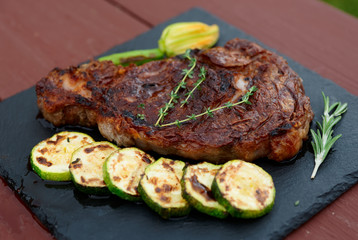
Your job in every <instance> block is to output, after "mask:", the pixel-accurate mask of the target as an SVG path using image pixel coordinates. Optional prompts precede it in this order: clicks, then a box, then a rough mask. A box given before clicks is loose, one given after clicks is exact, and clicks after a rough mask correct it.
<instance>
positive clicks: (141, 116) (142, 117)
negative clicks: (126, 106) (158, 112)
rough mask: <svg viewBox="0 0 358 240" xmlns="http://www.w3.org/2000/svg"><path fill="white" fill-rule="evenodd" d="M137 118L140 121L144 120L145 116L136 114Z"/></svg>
mask: <svg viewBox="0 0 358 240" xmlns="http://www.w3.org/2000/svg"><path fill="white" fill-rule="evenodd" d="M137 118H138V119H140V120H145V115H144V114H140V113H138V114H137Z"/></svg>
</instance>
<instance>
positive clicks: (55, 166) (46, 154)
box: [30, 131, 94, 181]
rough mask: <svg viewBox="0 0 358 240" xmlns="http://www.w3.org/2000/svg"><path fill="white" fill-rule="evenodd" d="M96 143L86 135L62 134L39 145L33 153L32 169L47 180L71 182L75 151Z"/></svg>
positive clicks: (65, 132) (77, 133) (31, 158)
mask: <svg viewBox="0 0 358 240" xmlns="http://www.w3.org/2000/svg"><path fill="white" fill-rule="evenodd" d="M92 142H94V140H93V139H92V138H91V137H90V136H88V135H87V134H84V133H79V132H67V131H64V132H60V133H57V134H55V135H53V136H52V137H50V138H48V139H46V140H43V141H41V142H40V143H38V144H37V145H36V146H35V147H34V148H33V149H32V151H31V157H30V163H31V167H32V169H33V170H34V171H35V172H36V173H37V174H38V175H39V176H40V177H41V178H42V179H45V180H51V181H71V175H70V170H69V168H68V166H69V164H70V161H71V155H72V153H73V151H75V150H76V149H77V148H79V147H81V146H82V145H85V144H89V143H92Z"/></svg>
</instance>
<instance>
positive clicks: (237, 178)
mask: <svg viewBox="0 0 358 240" xmlns="http://www.w3.org/2000/svg"><path fill="white" fill-rule="evenodd" d="M211 189H212V191H213V193H214V196H215V198H216V199H217V200H218V202H219V203H220V204H221V205H223V206H224V207H225V208H226V209H227V211H228V212H229V213H230V215H232V216H233V217H238V218H257V217H261V216H263V215H265V214H266V213H268V212H270V211H271V209H272V207H273V205H274V201H275V194H276V191H275V186H274V183H273V180H272V177H271V176H270V174H268V173H267V172H266V171H264V170H263V169H262V168H261V167H259V166H257V165H255V164H252V163H248V162H244V161H242V160H232V161H229V162H227V163H225V164H224V165H223V166H222V168H221V169H220V170H219V171H218V172H217V174H216V176H215V179H214V181H213V185H212V187H211Z"/></svg>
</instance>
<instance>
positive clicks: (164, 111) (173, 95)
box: [155, 49, 197, 126]
mask: <svg viewBox="0 0 358 240" xmlns="http://www.w3.org/2000/svg"><path fill="white" fill-rule="evenodd" d="M184 57H185V58H186V59H188V60H189V61H190V62H189V64H188V68H185V69H183V71H182V74H183V75H184V76H183V78H182V79H181V81H180V82H179V84H178V85H177V86H176V87H175V88H174V90H173V91H171V92H170V100H169V102H167V103H166V104H165V106H164V107H162V108H160V109H159V114H158V120H157V122H156V123H155V126H160V123H161V122H163V120H164V117H165V116H166V115H168V110H169V109H170V108H173V107H174V103H177V102H178V99H179V95H178V91H179V90H180V89H181V88H183V89H185V88H186V82H185V80H186V79H187V78H193V77H194V68H195V66H196V62H197V60H196V58H195V57H191V56H190V49H188V50H186V52H185V54H184Z"/></svg>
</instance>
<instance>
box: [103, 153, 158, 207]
mask: <svg viewBox="0 0 358 240" xmlns="http://www.w3.org/2000/svg"><path fill="white" fill-rule="evenodd" d="M152 162H154V158H152V157H151V156H150V155H149V154H147V153H145V152H143V151H142V150H139V149H138V148H123V149H120V150H118V151H115V152H114V153H112V154H111V155H110V156H109V157H108V158H107V160H106V162H105V163H104V165H103V177H104V182H105V183H106V185H107V187H108V189H109V190H110V191H111V192H112V193H113V194H115V195H117V196H119V197H120V198H123V199H125V200H129V201H139V200H141V199H142V198H141V197H140V195H139V192H138V184H139V181H140V179H141V177H142V176H143V174H144V170H145V168H146V167H147V166H148V165H149V164H151V163H152Z"/></svg>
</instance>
